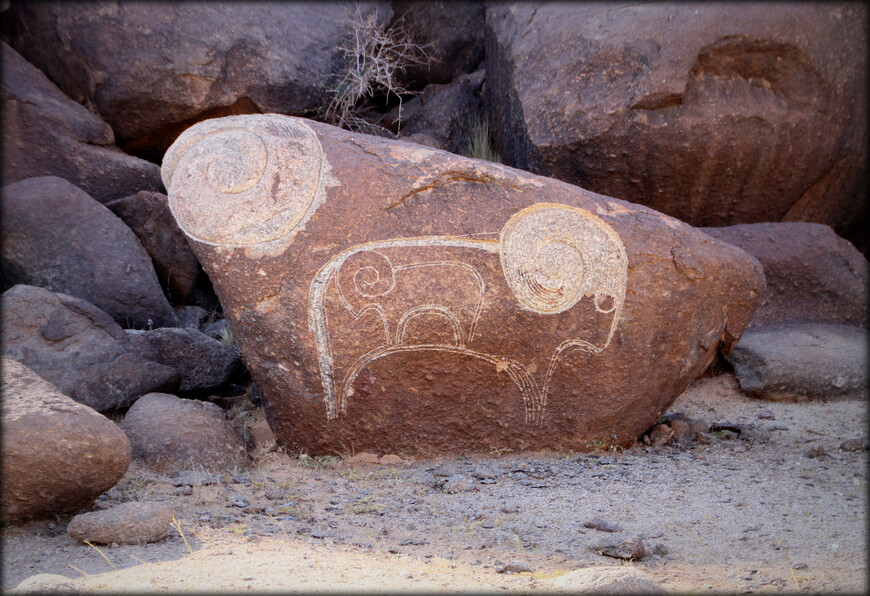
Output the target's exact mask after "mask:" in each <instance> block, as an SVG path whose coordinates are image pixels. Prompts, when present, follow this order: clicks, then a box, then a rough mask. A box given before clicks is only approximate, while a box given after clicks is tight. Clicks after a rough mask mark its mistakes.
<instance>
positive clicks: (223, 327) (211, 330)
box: [202, 319, 232, 340]
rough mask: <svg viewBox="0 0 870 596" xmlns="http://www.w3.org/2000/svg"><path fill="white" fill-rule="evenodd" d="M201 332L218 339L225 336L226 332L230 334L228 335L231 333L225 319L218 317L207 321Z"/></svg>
mask: <svg viewBox="0 0 870 596" xmlns="http://www.w3.org/2000/svg"><path fill="white" fill-rule="evenodd" d="M202 332H203V333H205V334H206V335H208V336H209V337H211V338H213V339H218V340H219V339H222V338H223V337H227V336H228V335H227V334H230V336H231V335H232V334H231V332H230V323H229V321H227V320H226V319H219V320H217V321H214V322H213V323H209V324H208V325H206V326H205V327H203V328H202Z"/></svg>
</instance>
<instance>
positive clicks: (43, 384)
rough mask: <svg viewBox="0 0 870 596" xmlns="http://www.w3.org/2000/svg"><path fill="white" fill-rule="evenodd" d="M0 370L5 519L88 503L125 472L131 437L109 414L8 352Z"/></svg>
mask: <svg viewBox="0 0 870 596" xmlns="http://www.w3.org/2000/svg"><path fill="white" fill-rule="evenodd" d="M2 378H3V391H2V395H3V399H2V400H0V404H2V412H3V450H2V472H3V484H2V496H3V499H2V501H3V505H2V519H3V521H4V522H7V521H13V522H22V521H27V520H30V519H36V518H40V517H51V516H52V515H54V514H56V513H62V512H64V511H66V510H69V509H79V508H83V507H88V506H90V505H91V504H92V503H93V502H94V501H95V500H96V498H97V497H98V496H100V495H101V494H102V493H103V492H105V491H106V490H108V489H110V488H111V487H112V486H114V485H115V483H116V482H118V480H120V479H121V477H122V476H124V473H125V472H126V471H127V466H129V465H130V443H129V442H128V441H127V439H126V437H125V436H124V433H123V432H121V430H120V429H119V428H118V427H117V426H115V424H114V423H113V422H112V421H111V420H109V419H108V418H106V417H104V416H101V415H100V414H98V413H97V412H95V411H94V410H92V409H91V408H88V407H87V406H83V405H82V404H79V403H76V402H75V401H73V400H71V399H70V398H69V397H67V396H65V395H63V394H62V393H61V392H60V391H58V389H57V388H56V387H55V386H54V385H52V384H51V383H49V382H48V381H45V380H44V379H42V378H41V377H40V376H39V375H37V374H36V373H35V372H33V371H32V370H30V369H29V368H27V367H26V366H24V365H23V364H20V363H18V362H16V361H14V360H11V359H9V358H3V359H2Z"/></svg>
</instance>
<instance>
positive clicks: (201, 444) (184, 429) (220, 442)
mask: <svg viewBox="0 0 870 596" xmlns="http://www.w3.org/2000/svg"><path fill="white" fill-rule="evenodd" d="M122 428H123V429H124V432H125V433H126V434H127V438H128V439H130V445H131V446H132V452H133V457H134V458H136V459H138V460H141V461H143V462H144V463H145V464H146V465H147V466H148V467H149V468H151V469H152V470H154V471H156V472H159V473H164V474H174V473H176V472H178V471H180V470H188V469H195V470H205V471H210V472H232V471H234V470H236V469H238V468H241V467H244V466H246V465H247V453H246V451H245V444H244V442H243V441H242V438H241V437H240V436H239V434H238V433H237V432H236V431H235V430H233V427H232V426H231V425H230V423H229V422H227V420H226V419H225V418H224V415H223V411H222V410H221V409H220V408H219V407H218V406H216V405H214V404H212V403H208V402H202V401H197V400H191V399H182V398H180V397H176V396H174V395H168V394H165V393H149V394H148V395H145V396H142V397H141V398H139V399H138V400H137V401H136V403H135V404H133V406H132V407H131V408H130V410H129V411H128V412H127V415H126V416H125V417H124V422H123V423H122Z"/></svg>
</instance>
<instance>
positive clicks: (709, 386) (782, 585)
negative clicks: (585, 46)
mask: <svg viewBox="0 0 870 596" xmlns="http://www.w3.org/2000/svg"><path fill="white" fill-rule="evenodd" d="M670 411H671V412H682V413H684V414H685V415H686V416H689V417H693V418H700V419H703V420H705V421H706V422H708V423H717V422H718V423H722V422H728V423H733V424H741V425H744V428H746V426H747V425H753V426H754V429H755V431H757V432H754V433H746V432H744V433H743V434H742V435H739V436H734V435H732V434H730V433H728V432H725V433H713V434H712V435H711V438H710V440H709V442H707V443H695V444H692V445H689V446H685V445H683V446H679V445H667V446H664V447H658V448H652V447H645V446H643V445H642V444H639V445H638V446H637V447H635V448H633V449H628V450H622V451H602V452H597V453H593V454H577V453H489V454H475V455H459V456H456V457H452V458H438V459H431V460H417V461H412V462H405V463H402V464H399V465H396V466H378V465H370V464H359V463H356V464H355V463H351V462H350V461H347V460H346V459H345V460H342V459H340V458H316V459H315V458H305V457H302V458H299V457H298V454H291V455H288V454H285V453H282V452H281V451H280V450H275V449H271V450H270V449H268V448H267V447H268V446H266V447H264V448H260V449H258V451H257V452H256V454H255V456H256V457H255V461H254V463H253V464H252V467H251V469H250V470H249V471H248V472H249V476H250V482H249V485H246V484H244V483H234V482H232V481H231V480H230V478H229V477H228V476H225V477H224V478H223V480H222V481H221V482H220V483H218V484H215V485H211V486H200V487H195V488H194V489H193V494H191V495H189V496H180V495H176V494H174V490H175V487H174V486H173V485H172V484H171V482H170V479H169V478H165V477H161V476H155V475H152V474H150V473H148V472H147V471H146V470H144V469H142V468H140V467H139V466H137V465H133V466H131V468H130V470H129V471H128V473H127V475H126V476H125V478H124V479H123V480H122V482H121V483H120V484H119V485H118V486H117V487H115V488H114V489H112V490H111V491H109V492H108V493H107V494H106V495H104V496H103V497H101V498H100V499H99V500H98V502H97V505H96V507H108V506H111V505H114V504H117V503H119V502H123V501H128V500H153V501H162V502H164V503H168V504H170V505H171V506H172V507H173V509H174V511H175V515H176V517H177V519H178V521H179V524H180V525H179V527H180V529H181V532H179V531H178V530H177V529H172V530H170V533H169V535H168V536H167V537H166V538H165V539H163V540H161V541H160V542H158V543H154V544H149V545H141V546H105V547H101V548H100V549H99V551H98V550H97V549H95V548H92V547H90V546H87V545H85V544H82V543H78V542H77V541H75V540H73V539H72V538H70V537H69V536H67V535H66V533H65V531H64V530H65V526H66V524H67V523H68V521H69V518H58V519H57V520H54V521H51V522H34V523H31V524H28V525H25V526H22V527H17V528H6V529H4V531H3V535H2V546H3V560H2V587H3V588H4V590H5V589H9V588H12V587H14V586H16V585H17V584H18V583H19V582H20V581H21V580H23V579H25V578H27V577H30V576H33V575H35V574H38V573H54V574H59V575H63V576H66V577H68V578H71V579H73V580H74V581H73V583H74V584H75V586H76V587H78V588H79V589H81V590H83V591H88V592H90V591H95V592H105V593H110V592H111V593H125V592H126V593H130V592H173V593H178V592H182V593H187V592H197V591H202V592H209V593H215V592H222V591H229V592H238V591H251V592H293V591H296V592H341V593H348V592H359V593H366V592H378V593H383V592H408V591H424V592H442V591H443V592H461V591H471V592H513V591H519V592H551V591H553V583H552V582H553V579H554V578H556V577H558V576H560V575H563V574H565V573H567V572H570V571H573V570H575V569H577V568H580V567H589V566H610V565H631V566H634V567H635V568H637V569H639V570H641V571H643V572H644V573H646V574H648V575H649V576H651V577H653V578H654V579H656V580H657V581H658V582H659V583H660V584H661V585H662V586H663V587H664V589H665V590H667V591H668V592H700V593H705V592H706V593H723V592H728V593H752V592H822V593H831V592H839V593H862V592H864V591H865V589H866V587H867V557H866V546H865V543H866V539H867V474H868V468H867V463H868V453H867V451H848V450H844V449H841V448H840V445H841V443H842V442H843V441H844V440H847V439H862V438H865V437H866V425H867V402H866V401H854V400H853V401H838V402H829V403H772V402H762V401H757V400H754V399H750V398H747V397H745V396H744V395H743V394H742V393H741V392H740V391H739V388H738V387H737V385H736V382H735V381H734V378H733V376H732V375H730V374H725V375H721V376H719V377H715V378H712V379H704V380H700V381H697V382H696V383H695V384H693V385H692V386H691V387H690V388H689V389H688V390H687V391H686V392H685V393H684V394H683V395H682V396H680V397H679V398H678V399H677V401H676V402H675V404H674V405H673V406H672V407H671V409H670ZM765 434H766V435H767V437H768V438H767V440H765V436H764V435H765ZM747 435H751V436H747ZM741 437H742V438H741ZM237 480H239V479H238V478H237ZM242 480H244V478H242ZM237 496H241V497H242V498H243V499H244V500H245V501H246V502H247V503H248V506H247V507H245V508H242V507H238V506H235V505H234V504H233V503H234V502H236V501H237V500H238V498H237ZM590 518H601V519H604V520H606V521H609V522H612V523H614V524H617V525H619V526H621V527H622V529H623V530H622V531H621V532H618V533H616V534H609V533H605V532H600V531H597V530H594V529H590V528H587V527H584V522H585V521H587V520H589V519H590ZM182 534H183V537H182ZM634 535H636V536H640V537H641V538H642V539H643V541H644V544H645V547H646V553H647V554H646V555H645V556H644V557H643V558H641V559H640V560H635V561H631V562H628V561H621V560H617V559H613V558H608V557H605V556H602V555H600V554H598V553H597V552H596V550H595V548H594V547H595V546H596V545H598V544H599V543H601V542H603V541H606V540H613V541H615V540H617V539H620V538H625V537H628V536H634ZM185 539H186V541H187V544H189V547H190V548H189V549H188V546H187V545H186V544H185ZM506 564H517V565H523V566H525V567H526V568H527V569H528V571H522V572H517V573H504V572H502V573H500V572H499V571H503V570H504V569H503V567H504V566H505V565H506ZM113 567H115V568H117V570H114V569H113Z"/></svg>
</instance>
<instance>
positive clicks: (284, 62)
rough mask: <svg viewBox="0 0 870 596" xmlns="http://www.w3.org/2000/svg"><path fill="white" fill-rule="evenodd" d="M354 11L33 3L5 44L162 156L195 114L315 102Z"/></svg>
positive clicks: (122, 134)
mask: <svg viewBox="0 0 870 596" xmlns="http://www.w3.org/2000/svg"><path fill="white" fill-rule="evenodd" d="M359 5H360V7H361V12H362V14H363V15H364V16H365V15H367V14H369V13H370V12H371V11H373V10H374V9H375V8H376V7H378V6H379V9H380V13H381V15H382V18H383V20H384V21H386V20H389V18H390V17H391V16H392V13H391V11H390V9H389V7H388V6H387V5H383V4H381V5H378V4H377V3H375V2H360V3H359ZM352 14H353V6H352V5H347V4H343V3H339V2H317V3H269V2H266V3H247V2H239V3H208V2H202V3H200V2H167V3H160V4H136V3H132V4H127V3H121V4H119V5H98V4H93V5H89V4H69V3H67V2H40V3H32V4H31V3H24V4H17V3H16V4H14V5H13V6H11V7H10V8H9V10H7V11H6V13H5V14H4V15H3V18H4V20H5V21H6V23H5V25H6V33H7V37H8V39H9V42H10V44H11V45H12V46H13V47H14V48H16V49H17V50H18V51H19V52H20V53H21V54H22V55H23V56H24V57H25V58H27V59H28V60H30V61H31V62H32V63H33V64H35V65H36V66H37V67H39V68H41V69H42V70H43V71H45V73H46V74H47V75H48V76H49V77H50V78H51V79H52V80H53V81H55V82H56V83H57V85H58V86H59V87H60V88H61V89H63V91H64V92H65V93H66V94H67V95H68V96H70V97H71V98H73V99H74V100H76V101H78V102H80V103H83V104H85V106H87V107H89V108H91V109H93V111H94V112H96V113H97V114H98V115H99V116H100V117H102V118H103V120H105V121H106V122H108V123H109V124H110V125H111V127H112V129H113V130H114V132H115V136H116V138H117V140H118V144H119V145H120V146H121V148H123V149H124V150H125V151H127V152H129V153H133V154H136V155H140V156H146V157H148V158H150V159H155V160H157V159H159V158H160V156H161V155H162V154H163V151H164V150H165V149H166V147H168V146H169V144H170V143H171V142H172V140H173V139H174V138H175V137H176V136H178V134H179V133H180V132H181V131H182V130H184V128H186V127H187V126H189V125H190V124H192V123H193V122H195V121H197V120H198V119H203V118H206V117H212V118H213V117H215V116H223V115H228V114H244V113H252V112H253V113H256V112H278V113H283V114H302V113H304V112H306V111H309V110H313V109H315V108H317V107H319V106H320V103H321V101H322V100H323V98H324V97H325V96H326V91H327V87H328V85H329V84H331V83H332V82H333V80H332V78H333V76H334V75H335V74H336V73H338V72H339V69H340V68H341V67H342V66H343V65H344V62H343V55H342V52H341V50H340V49H339V46H341V45H342V44H343V43H345V42H346V41H348V40H347V36H348V35H349V33H350V26H351V15H352ZM138 190H140V189H138V188H137V189H133V192H135V191H138ZM155 190H157V189H155ZM129 194H131V191H128V192H126V193H124V195H121V196H125V195H129Z"/></svg>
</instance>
